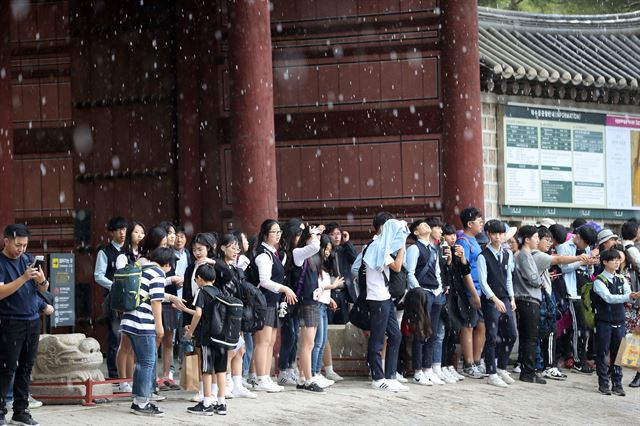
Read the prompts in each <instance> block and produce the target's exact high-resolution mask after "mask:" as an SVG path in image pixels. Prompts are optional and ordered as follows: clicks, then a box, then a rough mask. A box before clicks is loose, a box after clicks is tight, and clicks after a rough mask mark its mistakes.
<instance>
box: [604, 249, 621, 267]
mask: <svg viewBox="0 0 640 426" xmlns="http://www.w3.org/2000/svg"><path fill="white" fill-rule="evenodd" d="M614 259H622V255H621V254H620V252H619V251H618V250H616V249H615V248H613V247H612V248H610V249H607V250H602V251H601V252H600V262H602V263H604V262H608V261H610V260H614Z"/></svg>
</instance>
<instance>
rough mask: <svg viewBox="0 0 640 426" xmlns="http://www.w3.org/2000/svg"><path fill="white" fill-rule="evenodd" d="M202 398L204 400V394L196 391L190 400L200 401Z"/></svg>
mask: <svg viewBox="0 0 640 426" xmlns="http://www.w3.org/2000/svg"><path fill="white" fill-rule="evenodd" d="M203 400H204V395H203V394H201V393H200V392H197V393H196V394H195V395H193V396H192V397H191V399H190V401H191V402H202V401H203Z"/></svg>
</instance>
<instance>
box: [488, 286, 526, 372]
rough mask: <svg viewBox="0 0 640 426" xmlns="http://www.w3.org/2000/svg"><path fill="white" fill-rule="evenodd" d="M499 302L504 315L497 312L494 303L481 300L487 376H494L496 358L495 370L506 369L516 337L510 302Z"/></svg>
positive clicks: (507, 299)
mask: <svg viewBox="0 0 640 426" xmlns="http://www.w3.org/2000/svg"><path fill="white" fill-rule="evenodd" d="M500 300H501V301H502V303H504V307H505V308H506V311H507V312H506V313H504V314H503V313H501V312H500V311H498V308H496V305H495V303H493V302H492V301H491V300H488V299H486V298H484V297H483V298H482V313H483V315H484V324H485V327H486V332H485V344H484V362H485V365H486V367H487V373H488V374H496V357H497V358H498V362H497V368H499V369H501V370H506V369H507V364H508V363H509V355H511V350H512V349H513V345H514V343H515V341H516V336H517V332H516V323H515V321H514V319H513V311H512V310H511V302H510V301H509V298H507V297H505V298H503V299H500Z"/></svg>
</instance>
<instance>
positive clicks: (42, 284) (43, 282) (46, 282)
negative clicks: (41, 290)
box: [38, 279, 49, 286]
mask: <svg viewBox="0 0 640 426" xmlns="http://www.w3.org/2000/svg"><path fill="white" fill-rule="evenodd" d="M47 284H49V280H47V279H45V280H44V281H42V282H41V283H40V284H38V285H41V286H45V285H47Z"/></svg>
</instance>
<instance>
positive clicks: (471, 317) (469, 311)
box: [458, 295, 484, 328]
mask: <svg viewBox="0 0 640 426" xmlns="http://www.w3.org/2000/svg"><path fill="white" fill-rule="evenodd" d="M458 313H459V314H460V318H459V319H460V326H461V327H465V328H475V327H476V326H477V325H478V321H484V317H483V316H482V309H480V310H478V311H477V310H475V309H473V307H472V306H471V297H470V296H468V295H463V296H460V297H458Z"/></svg>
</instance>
